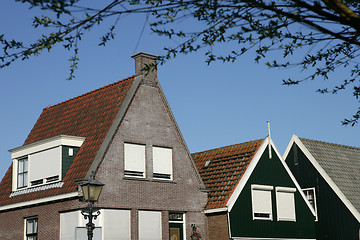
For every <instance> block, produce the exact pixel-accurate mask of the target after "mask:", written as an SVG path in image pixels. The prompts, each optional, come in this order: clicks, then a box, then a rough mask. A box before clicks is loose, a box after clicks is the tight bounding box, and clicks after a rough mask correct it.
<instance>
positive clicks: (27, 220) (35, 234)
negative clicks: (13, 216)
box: [24, 216, 39, 240]
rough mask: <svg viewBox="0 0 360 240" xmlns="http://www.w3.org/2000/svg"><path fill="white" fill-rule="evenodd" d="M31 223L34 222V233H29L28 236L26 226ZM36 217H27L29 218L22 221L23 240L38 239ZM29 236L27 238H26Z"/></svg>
mask: <svg viewBox="0 0 360 240" xmlns="http://www.w3.org/2000/svg"><path fill="white" fill-rule="evenodd" d="M30 221H31V222H35V223H36V224H35V229H33V230H34V232H31V233H29V234H28V226H29V223H30ZM38 229H39V228H38V217H37V216H35V217H29V218H25V219H24V239H25V240H37V239H38V232H39V231H38ZM28 235H29V236H28Z"/></svg>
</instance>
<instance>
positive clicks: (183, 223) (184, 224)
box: [169, 212, 187, 239]
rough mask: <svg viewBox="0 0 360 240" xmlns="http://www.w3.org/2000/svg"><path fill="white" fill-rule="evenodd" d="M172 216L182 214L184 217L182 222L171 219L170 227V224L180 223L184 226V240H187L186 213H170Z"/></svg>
mask: <svg viewBox="0 0 360 240" xmlns="http://www.w3.org/2000/svg"><path fill="white" fill-rule="evenodd" d="M170 214H181V215H182V220H170V218H169V225H170V223H179V224H182V227H183V239H186V236H187V235H186V219H185V216H186V214H185V213H178V212H169V216H170Z"/></svg>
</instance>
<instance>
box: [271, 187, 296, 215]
mask: <svg viewBox="0 0 360 240" xmlns="http://www.w3.org/2000/svg"><path fill="white" fill-rule="evenodd" d="M276 208H277V218H278V220H279V221H296V214H295V199H294V192H293V191H281V190H278V189H277V190H276Z"/></svg>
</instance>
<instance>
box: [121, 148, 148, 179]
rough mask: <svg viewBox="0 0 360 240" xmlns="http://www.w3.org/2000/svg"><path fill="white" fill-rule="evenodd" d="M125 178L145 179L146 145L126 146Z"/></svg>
mask: <svg viewBox="0 0 360 240" xmlns="http://www.w3.org/2000/svg"><path fill="white" fill-rule="evenodd" d="M124 161H125V163H124V165H125V166H124V167H125V176H129V177H145V145H140V144H132V143H125V144H124Z"/></svg>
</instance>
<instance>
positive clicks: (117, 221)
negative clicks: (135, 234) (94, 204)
mask: <svg viewBox="0 0 360 240" xmlns="http://www.w3.org/2000/svg"><path fill="white" fill-rule="evenodd" d="M102 214H103V215H102V218H103V221H104V222H103V226H104V239H113V240H115V239H119V240H131V220H130V218H131V216H130V215H131V213H130V210H120V209H104V210H103V213H102Z"/></svg>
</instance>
